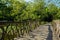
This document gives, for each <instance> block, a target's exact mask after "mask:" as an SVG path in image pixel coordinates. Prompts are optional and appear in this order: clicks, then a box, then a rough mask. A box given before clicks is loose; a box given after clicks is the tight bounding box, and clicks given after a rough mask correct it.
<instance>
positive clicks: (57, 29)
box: [52, 20, 60, 40]
mask: <svg viewBox="0 0 60 40" xmlns="http://www.w3.org/2000/svg"><path fill="white" fill-rule="evenodd" d="M52 27H53V30H54V33H55V34H56V36H57V38H58V40H59V39H60V20H53V21H52Z"/></svg>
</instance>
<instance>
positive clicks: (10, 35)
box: [0, 21, 39, 40]
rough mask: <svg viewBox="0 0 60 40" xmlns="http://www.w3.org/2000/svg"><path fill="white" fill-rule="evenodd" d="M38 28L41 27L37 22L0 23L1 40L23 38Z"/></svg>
mask: <svg viewBox="0 0 60 40" xmlns="http://www.w3.org/2000/svg"><path fill="white" fill-rule="evenodd" d="M37 26H39V22H36V21H23V22H0V29H1V31H2V32H1V35H0V37H1V38H0V40H14V38H15V37H23V35H25V34H28V33H29V31H31V30H33V29H35V28H36V27H37Z"/></svg>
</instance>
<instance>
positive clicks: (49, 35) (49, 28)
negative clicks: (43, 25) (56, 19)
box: [46, 25, 53, 40]
mask: <svg viewBox="0 0 60 40" xmlns="http://www.w3.org/2000/svg"><path fill="white" fill-rule="evenodd" d="M48 26H49V27H48V30H49V33H48V36H47V39H46V40H53V34H52V30H51V27H50V25H48Z"/></svg>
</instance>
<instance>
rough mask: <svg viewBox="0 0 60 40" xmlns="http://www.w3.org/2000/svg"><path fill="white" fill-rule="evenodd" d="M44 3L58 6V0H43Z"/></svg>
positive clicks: (59, 0)
mask: <svg viewBox="0 0 60 40" xmlns="http://www.w3.org/2000/svg"><path fill="white" fill-rule="evenodd" d="M25 1H26V2H29V1H32V0H25ZM45 2H46V4H48V3H53V4H55V5H57V6H60V0H45Z"/></svg>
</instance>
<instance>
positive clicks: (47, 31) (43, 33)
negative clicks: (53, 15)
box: [15, 24, 57, 40]
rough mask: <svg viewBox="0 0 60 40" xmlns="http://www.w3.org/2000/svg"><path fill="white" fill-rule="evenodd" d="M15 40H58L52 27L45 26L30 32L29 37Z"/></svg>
mask: <svg viewBox="0 0 60 40" xmlns="http://www.w3.org/2000/svg"><path fill="white" fill-rule="evenodd" d="M15 40H57V38H56V36H55V34H53V32H52V27H51V25H50V24H45V25H41V26H39V27H38V28H36V29H35V30H33V31H32V32H30V33H29V35H28V36H25V37H24V38H19V39H18V38H17V39H15Z"/></svg>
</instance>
